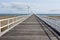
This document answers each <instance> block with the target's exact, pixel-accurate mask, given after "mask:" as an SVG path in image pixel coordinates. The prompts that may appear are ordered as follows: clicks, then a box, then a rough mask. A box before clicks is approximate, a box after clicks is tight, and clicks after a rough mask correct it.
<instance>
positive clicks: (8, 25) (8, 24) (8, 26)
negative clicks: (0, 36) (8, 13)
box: [8, 19, 10, 28]
mask: <svg viewBox="0 0 60 40" xmlns="http://www.w3.org/2000/svg"><path fill="white" fill-rule="evenodd" d="M9 21H10V19H8V28H9Z"/></svg>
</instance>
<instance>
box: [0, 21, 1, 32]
mask: <svg viewBox="0 0 60 40" xmlns="http://www.w3.org/2000/svg"><path fill="white" fill-rule="evenodd" d="M0 33H1V21H0Z"/></svg>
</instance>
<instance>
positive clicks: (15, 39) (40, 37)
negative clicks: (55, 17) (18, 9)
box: [0, 15, 58, 40]
mask: <svg viewBox="0 0 60 40" xmlns="http://www.w3.org/2000/svg"><path fill="white" fill-rule="evenodd" d="M0 40H58V39H57V38H56V37H55V36H54V35H53V33H52V32H51V31H49V30H48V29H47V28H46V25H45V24H42V21H39V19H38V18H37V17H36V16H35V15H32V16H30V17H29V18H28V19H26V20H25V21H23V22H22V23H20V24H19V25H17V26H15V27H14V28H13V29H11V30H10V31H9V32H7V33H6V34H4V35H3V36H2V37H0Z"/></svg>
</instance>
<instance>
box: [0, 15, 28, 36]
mask: <svg viewBox="0 0 60 40" xmlns="http://www.w3.org/2000/svg"><path fill="white" fill-rule="evenodd" d="M27 18H28V17H27V16H23V17H22V16H17V17H12V18H7V19H1V20H0V36H2V35H3V34H5V33H6V32H7V31H9V30H10V29H12V28H13V27H14V26H16V25H17V24H19V23H20V22H22V21H24V20H25V19H27Z"/></svg>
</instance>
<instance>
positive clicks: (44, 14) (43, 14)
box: [0, 14, 60, 16]
mask: <svg viewBox="0 0 60 40" xmlns="http://www.w3.org/2000/svg"><path fill="white" fill-rule="evenodd" d="M23 15H28V14H0V16H23ZM36 15H38V16H60V14H36Z"/></svg>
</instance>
